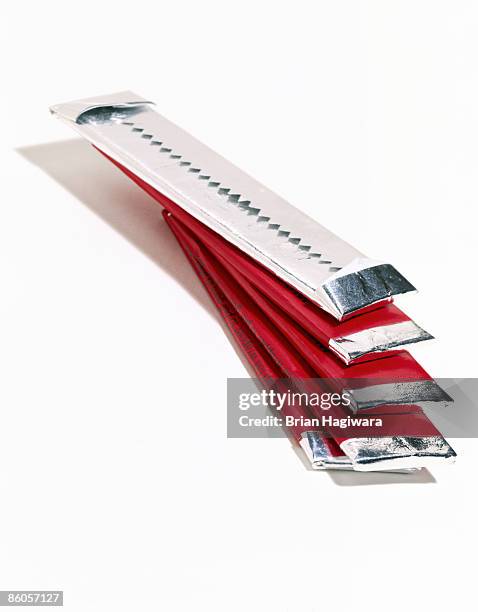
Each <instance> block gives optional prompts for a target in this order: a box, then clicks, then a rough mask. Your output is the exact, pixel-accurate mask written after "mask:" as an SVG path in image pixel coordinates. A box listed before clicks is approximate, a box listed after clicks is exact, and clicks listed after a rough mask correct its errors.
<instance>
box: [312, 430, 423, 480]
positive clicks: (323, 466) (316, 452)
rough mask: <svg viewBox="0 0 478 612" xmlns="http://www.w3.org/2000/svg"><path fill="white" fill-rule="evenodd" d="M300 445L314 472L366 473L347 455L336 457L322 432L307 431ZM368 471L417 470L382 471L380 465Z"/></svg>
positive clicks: (411, 470) (410, 469)
mask: <svg viewBox="0 0 478 612" xmlns="http://www.w3.org/2000/svg"><path fill="white" fill-rule="evenodd" d="M300 445H301V447H302V449H303V450H304V452H305V454H306V455H307V458H308V459H309V461H310V462H311V464H312V467H313V469H314V470H347V471H364V470H357V467H356V465H355V464H354V463H353V462H352V460H351V459H350V458H349V457H347V456H346V455H341V456H338V457H337V456H334V455H332V453H331V452H330V451H329V448H328V446H327V444H326V442H325V439H324V436H323V434H322V433H321V432H320V431H307V432H304V433H303V434H302V439H301V441H300ZM368 471H374V472H397V473H406V474H408V473H410V472H415V471H416V470H415V468H405V469H386V468H385V467H384V468H383V469H382V467H381V466H380V465H378V466H374V467H373V468H371V469H370V470H368Z"/></svg>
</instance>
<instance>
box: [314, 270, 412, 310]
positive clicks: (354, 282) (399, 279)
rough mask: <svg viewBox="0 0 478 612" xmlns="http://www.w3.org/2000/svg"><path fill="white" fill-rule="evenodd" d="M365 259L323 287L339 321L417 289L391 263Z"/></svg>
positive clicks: (343, 271) (340, 272)
mask: <svg viewBox="0 0 478 612" xmlns="http://www.w3.org/2000/svg"><path fill="white" fill-rule="evenodd" d="M366 261H367V260H365V259H364V260H360V261H355V262H352V263H351V264H349V265H348V266H345V267H344V268H342V269H341V270H340V271H339V272H337V273H336V274H335V275H334V276H333V277H332V278H330V279H329V280H327V281H326V282H325V283H323V284H322V286H321V291H322V292H323V294H324V296H325V298H326V299H327V300H328V302H329V304H330V306H331V308H332V310H333V311H334V313H335V316H337V318H338V319H339V320H342V319H346V318H348V317H350V316H353V315H356V314H359V313H360V312H362V311H363V310H364V309H368V308H370V307H371V306H373V305H378V304H380V303H381V302H388V301H390V299H391V298H392V297H393V296H395V295H401V294H403V293H409V292H412V291H413V292H414V291H416V289H415V287H414V286H413V285H412V284H411V283H410V282H409V281H408V280H407V279H406V278H405V277H404V276H403V275H402V274H400V272H398V270H396V269H395V268H394V267H393V266H392V265H391V264H388V263H382V264H378V265H371V266H369V267H367V266H366V265H364V264H365V263H366Z"/></svg>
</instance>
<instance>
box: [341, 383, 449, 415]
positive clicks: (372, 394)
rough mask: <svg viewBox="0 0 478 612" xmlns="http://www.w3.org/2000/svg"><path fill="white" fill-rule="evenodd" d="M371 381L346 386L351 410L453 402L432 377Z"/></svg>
mask: <svg viewBox="0 0 478 612" xmlns="http://www.w3.org/2000/svg"><path fill="white" fill-rule="evenodd" d="M349 382H350V381H349ZM373 382H374V384H370V385H368V386H366V387H358V388H347V393H348V394H349V397H350V400H351V404H350V408H351V410H352V411H353V412H360V411H361V410H370V409H372V408H377V407H378V406H388V405H399V406H400V405H401V406H404V405H410V406H411V405H415V406H417V405H418V406H421V407H422V408H423V407H424V406H426V405H427V404H430V405H431V404H433V405H436V404H442V405H443V406H447V405H449V404H452V403H453V398H452V397H450V396H449V395H448V393H447V392H446V391H444V390H443V389H442V388H441V387H440V385H439V384H438V383H437V382H435V381H434V380H433V379H428V380H414V381H396V382H385V383H383V384H377V383H378V379H374V381H373Z"/></svg>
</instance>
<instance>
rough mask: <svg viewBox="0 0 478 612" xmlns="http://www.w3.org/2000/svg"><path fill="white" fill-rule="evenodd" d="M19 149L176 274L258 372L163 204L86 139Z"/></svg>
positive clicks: (239, 354)
mask: <svg viewBox="0 0 478 612" xmlns="http://www.w3.org/2000/svg"><path fill="white" fill-rule="evenodd" d="M17 152H18V153H19V154H20V155H22V156H23V157H24V158H25V159H27V160H28V161H29V162H30V163H32V164H34V165H35V166H37V167H38V168H40V169H41V170H43V171H44V172H45V173H46V174H48V175H49V176H50V177H52V178H53V179H54V180H55V181H56V182H57V183H59V184H60V185H61V186H62V187H64V188H65V189H66V190H67V191H69V192H70V193H71V194H72V195H73V196H75V198H77V199H78V200H79V201H81V202H82V203H83V204H84V205H85V206H87V207H88V208H89V209H90V210H91V211H92V212H94V213H95V214H96V215H98V216H99V217H100V218H101V219H102V220H103V221H105V222H106V223H108V225H110V226H111V227H112V228H113V229H114V230H116V231H117V232H118V233H120V234H121V235H122V236H124V237H125V238H126V239H127V240H128V241H129V242H130V243H131V244H133V245H134V246H135V247H136V248H138V249H139V250H140V251H141V252H142V253H144V254H145V255H146V256H147V257H149V258H150V259H151V260H152V261H153V262H154V263H155V264H157V265H158V266H159V267H160V268H161V269H162V270H164V271H165V272H166V273H167V274H168V275H169V276H171V277H172V278H174V279H175V280H176V281H177V282H178V283H179V284H180V285H181V286H182V287H183V288H184V289H185V290H186V291H187V292H188V293H189V294H190V295H191V296H192V297H193V298H194V299H195V300H196V302H198V304H199V305H200V306H201V307H202V308H204V310H206V311H207V312H208V313H209V314H210V315H211V316H212V317H214V318H215V319H216V320H217V321H218V322H219V323H220V325H221V326H222V328H223V329H224V331H225V333H226V335H227V337H228V339H229V341H230V343H231V344H232V346H233V348H234V350H235V352H236V354H237V355H238V357H239V358H240V360H241V362H242V363H243V365H244V367H245V368H246V370H247V372H248V374H249V375H250V376H252V377H253V376H254V372H253V371H252V369H251V368H250V366H249V363H248V361H247V360H245V359H244V357H243V355H242V352H241V351H240V350H239V349H238V347H237V346H236V343H235V341H234V339H233V337H232V335H231V334H230V332H229V329H228V327H227V326H226V325H225V323H224V322H223V320H222V318H221V317H220V316H219V314H218V313H217V311H216V307H215V306H214V305H213V303H212V302H211V300H210V298H209V296H208V295H207V293H206V290H205V289H204V288H203V286H202V284H201V282H200V281H199V280H198V278H197V277H196V274H195V273H194V271H193V270H192V268H191V266H190V264H189V262H188V261H187V259H186V257H185V255H184V253H183V252H182V250H181V248H180V247H179V245H178V243H177V242H176V239H175V238H174V236H173V234H172V232H171V231H170V229H169V227H168V226H167V224H166V222H165V221H164V219H163V216H162V210H163V209H162V207H161V206H160V205H159V204H158V203H157V202H155V201H154V200H153V199H152V198H151V197H150V196H149V195H147V194H146V193H144V192H143V191H142V190H141V189H140V188H139V187H138V186H137V185H135V184H134V183H133V182H132V181H131V180H130V179H129V178H127V177H126V176H125V175H123V174H122V173H121V172H120V171H119V170H118V169H117V168H115V167H114V166H113V164H111V163H110V162H109V161H108V160H107V159H105V158H104V157H103V156H102V155H100V154H99V153H98V152H97V151H95V150H94V149H93V147H92V146H91V145H89V144H88V143H87V142H85V141H84V140H81V139H77V138H74V139H69V140H61V141H57V142H49V143H44V144H38V145H32V146H29V147H21V148H19V149H17Z"/></svg>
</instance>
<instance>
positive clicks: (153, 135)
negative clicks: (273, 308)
mask: <svg viewBox="0 0 478 612" xmlns="http://www.w3.org/2000/svg"><path fill="white" fill-rule="evenodd" d="M51 111H52V112H53V113H54V114H55V115H57V116H58V117H60V118H61V119H63V120H64V121H66V122H67V123H68V124H69V125H70V126H71V127H73V128H74V129H75V130H76V131H77V132H79V133H80V134H81V135H82V136H83V137H85V138H86V139H87V140H89V141H90V142H91V143H92V144H94V145H95V146H97V147H98V148H99V149H100V150H101V151H103V152H104V153H106V154H107V155H108V156H110V157H111V158H112V159H114V160H115V161H117V162H118V163H120V164H121V165H123V166H124V167H125V168H127V169H128V170H129V171H131V172H132V173H134V174H135V175H136V176H137V177H139V178H140V179H142V180H143V181H145V182H146V183H147V184H148V185H150V186H152V187H153V188H154V189H156V190H157V191H159V192H161V193H162V194H164V195H165V196H166V197H168V198H170V199H171V200H172V201H173V202H175V203H176V204H178V205H179V206H181V207H182V208H184V210H186V211H187V212H188V213H190V214H191V215H193V216H194V217H196V218H197V219H198V220H199V221H201V222H203V223H204V224H205V225H207V226H208V227H210V228H211V229H212V230H214V231H215V232H217V233H218V234H220V235H221V236H223V237H224V238H225V239H227V240H229V241H230V242H231V243H233V244H234V245H236V246H237V247H238V248H240V249H241V250H242V251H244V252H245V253H247V254H248V255H250V256H251V257H253V258H254V259H256V260H257V261H259V262H260V263H262V264H264V265H265V266H267V267H268V268H269V269H270V270H272V271H273V272H274V273H275V274H277V275H278V276H279V277H280V278H282V279H283V280H285V281H286V282H287V283H289V284H290V285H292V286H293V287H295V288H296V289H297V290H298V291H300V292H301V293H303V294H304V295H306V296H307V297H309V298H310V299H311V300H312V301H314V302H316V303H317V304H319V305H320V306H321V307H322V308H323V309H324V310H326V311H327V312H329V313H330V314H332V315H333V316H334V317H335V318H337V319H339V320H340V319H343V318H346V317H347V316H349V315H352V314H355V313H357V312H359V311H360V310H362V309H365V308H368V307H369V306H370V305H373V304H378V303H380V302H386V301H389V300H390V298H391V297H392V296H394V295H398V294H401V293H406V292H410V291H414V290H415V289H414V287H413V286H412V285H411V284H410V283H409V282H408V281H407V280H406V279H405V278H404V277H403V276H402V275H401V274H400V273H399V272H398V271H397V270H396V269H395V268H394V267H393V266H392V265H390V264H388V263H385V262H381V261H373V260H371V259H369V258H367V257H365V256H364V255H362V254H361V253H360V252H359V251H357V250H356V249H355V248H353V247H352V246H351V245H349V244H348V243H346V242H345V241H343V240H341V239H340V238H339V237H337V236H335V235H334V234H332V233H331V232H330V231H328V230H327V229H326V228H324V227H323V226H322V225H320V224H319V223H317V222H316V221H314V220H313V219H311V218H310V217H308V216H307V215H305V214H304V213H302V212H301V211H299V210H298V209H296V208H294V207H293V206H292V205H291V204H289V203H288V202H287V201H285V200H284V199H282V198H281V197H279V196H278V195H277V194H275V193H273V192H272V191H270V190H269V189H267V188H266V187H264V186H263V185H261V184H260V183H258V182H257V181H256V180H254V179H253V178H252V177H250V176H248V175H247V174H246V173H244V172H243V171H241V170H240V169H239V168H237V167H236V166H234V165H233V164H231V163H230V162H228V161H226V160H225V159H224V158H223V157H221V156H220V155H218V154H217V153H215V152H214V151H212V150H211V149H209V148H208V147H207V146H205V145H204V144H202V143H201V142H199V141H198V140H196V139H195V138H193V137H192V136H190V135H189V134H188V133H186V132H185V131H184V130H182V129H181V128H179V127H178V126H176V125H174V124H173V123H171V122H170V121H168V120H167V119H166V118H164V117H162V116H161V115H160V114H159V113H157V112H155V111H154V109H153V108H152V106H151V102H149V101H147V100H145V99H143V98H141V96H138V95H136V94H134V93H132V92H129V91H124V92H119V93H115V94H112V95H107V96H102V97H99V98H88V99H84V100H78V101H74V102H70V103H66V104H60V105H56V106H53V107H52V108H51Z"/></svg>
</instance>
